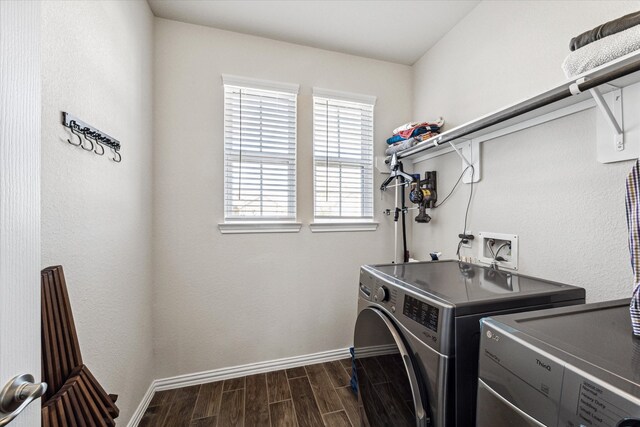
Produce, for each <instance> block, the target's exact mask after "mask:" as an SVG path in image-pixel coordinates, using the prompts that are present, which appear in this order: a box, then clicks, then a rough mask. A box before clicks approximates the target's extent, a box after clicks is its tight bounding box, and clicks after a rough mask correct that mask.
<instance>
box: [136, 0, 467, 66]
mask: <svg viewBox="0 0 640 427" xmlns="http://www.w3.org/2000/svg"><path fill="white" fill-rule="evenodd" d="M148 2H149V5H150V6H151V10H152V11H153V13H154V14H155V15H156V16H158V17H161V18H167V19H173V20H176V21H182V22H188V23H192V24H199V25H206V26H209V27H214V28H220V29H223V30H229V31H235V32H239V33H245V34H251V35H255V36H260V37H266V38H270V39H274V40H281V41H285V42H290V43H296V44H301V45H305V46H311V47H317V48H321V49H327V50H333V51H336V52H343V53H348V54H352V55H359V56H364V57H368V58H374V59H381V60H385V61H391V62H396V63H400V64H406V65H412V64H413V63H415V62H416V61H417V60H418V59H420V57H421V56H422V55H423V54H424V53H425V52H426V51H427V50H429V49H430V48H431V47H432V46H433V45H434V44H435V43H436V42H437V41H438V40H440V38H442V36H444V35H445V34H446V33H447V32H448V31H449V30H450V29H451V28H453V27H454V26H455V25H456V24H457V23H458V22H459V21H460V20H461V19H462V18H463V17H464V16H466V15H467V13H469V12H470V11H471V10H472V9H473V8H474V7H475V6H476V5H477V4H478V3H479V0H469V1H467V0H457V1H452V0H428V1H426V0H423V1H418V0H415V1H406V0H399V1H392V0H386V1H354V0H350V1H331V0H325V1H319V0H297V1H286V0H284V1H283V0H277V1H276V0H263V1H260V0H235V1H230V0H227V1H225V0H208V1H204V0H148Z"/></svg>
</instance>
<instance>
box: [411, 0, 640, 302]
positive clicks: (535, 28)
mask: <svg viewBox="0 0 640 427" xmlns="http://www.w3.org/2000/svg"><path fill="white" fill-rule="evenodd" d="M639 7H640V2H637V1H635V2H614V1H606V2H600V1H599V2H579V3H578V2H571V1H562V2H555V1H554V2H542V1H517V2H516V1H511V2H503V1H499V2H494V1H483V2H482V3H480V4H479V5H478V6H477V7H476V8H475V9H474V10H473V11H472V12H471V13H470V14H469V15H467V16H466V17H465V18H464V19H463V20H462V21H461V22H460V23H459V24H458V25H457V26H456V27H454V28H453V29H452V30H451V31H450V32H449V33H448V34H447V35H446V36H445V37H444V38H443V39H442V40H440V42H439V43H438V44H437V45H436V46H434V47H433V48H432V49H431V50H430V51H429V52H427V53H426V54H425V55H424V56H423V57H422V58H421V59H420V61H418V62H417V63H416V64H415V66H414V71H415V73H414V85H415V94H416V95H415V98H414V112H413V113H414V118H416V119H418V118H428V117H434V116H439V115H442V116H444V117H445V118H446V120H447V124H448V125H449V127H451V126H455V125H459V124H462V123H464V122H466V121H468V120H471V119H474V118H475V117H477V116H479V115H482V114H486V113H489V112H491V111H493V110H495V109H498V108H500V107H502V106H504V105H506V104H510V103H513V102H516V101H518V100H520V99H523V98H525V97H528V96H531V95H534V94H535V93H537V92H540V91H543V90H545V89H548V88H551V87H552V86H554V85H555V84H557V83H560V82H562V81H564V75H563V73H562V71H561V69H560V64H561V62H562V60H563V59H564V57H565V56H566V55H567V54H568V52H569V47H568V46H569V40H570V39H571V37H573V36H575V35H577V34H579V33H581V32H582V31H585V30H588V29H590V28H592V27H594V26H595V25H597V24H599V23H602V22H604V21H605V20H609V19H613V18H616V17H618V16H621V15H623V14H626V13H629V12H632V11H635V10H638V8H639ZM595 114H599V113H598V112H596V111H595V110H593V109H591V110H589V111H585V112H583V113H579V114H576V115H573V116H570V117H567V118H563V119H559V120H556V121H554V122H551V123H547V124H543V125H540V126H538V127H535V128H531V129H528V130H525V131H522V132H519V133H516V134H512V135H509V136H505V137H502V138H499V139H497V140H493V141H489V142H486V143H484V144H483V145H482V149H481V156H482V162H483V163H482V169H483V170H482V180H481V182H480V183H479V184H478V185H476V186H475V194H474V196H473V202H472V205H471V210H470V213H469V225H468V227H467V228H468V229H471V230H472V231H473V232H478V231H492V232H508V233H516V234H518V235H519V236H520V239H519V241H520V246H519V250H520V257H519V261H520V269H519V270H520V272H522V273H525V274H531V275H535V276H540V277H544V278H548V279H555V280H559V281H566V282H569V283H575V284H578V285H581V286H584V287H585V288H586V289H587V296H588V299H589V300H590V301H599V300H605V299H612V298H622V297H625V296H629V295H630V289H631V269H630V266H629V253H628V249H627V236H626V222H625V209H624V185H625V178H626V175H627V173H628V172H629V170H630V169H631V162H621V163H615V164H606V165H605V164H600V163H598V162H597V161H596V149H595V124H594V121H595V118H596V116H595ZM425 170H437V171H438V174H439V176H438V177H439V183H438V185H439V190H440V195H441V196H443V195H445V194H446V193H447V192H448V191H449V189H450V188H451V187H452V186H453V184H454V182H455V181H456V179H457V178H458V176H459V174H460V171H461V163H460V160H459V158H458V157H456V155H455V154H447V155H445V156H441V157H438V158H436V159H433V160H429V161H426V162H421V163H419V164H417V165H416V171H421V172H424V171H425ZM469 190H470V189H469V186H468V185H463V186H461V187H460V189H459V190H458V191H457V192H456V193H455V194H454V196H453V197H452V198H451V199H450V201H448V202H447V203H446V204H445V205H444V206H443V207H441V208H438V209H435V210H433V212H432V216H433V218H434V219H433V221H432V222H431V223H430V224H428V225H426V226H425V225H415V226H414V227H413V230H414V232H413V240H414V242H415V245H414V249H416V252H417V256H419V257H420V258H422V259H424V258H426V256H427V254H428V252H429V251H431V250H442V251H443V252H444V253H445V254H446V255H447V256H454V254H455V249H456V246H457V243H458V239H457V235H458V233H460V232H462V228H463V221H464V209H465V207H466V202H467V198H468V196H469ZM476 246H477V244H476ZM477 252H478V250H477V248H474V249H473V250H464V251H463V254H465V255H472V256H476V254H477Z"/></svg>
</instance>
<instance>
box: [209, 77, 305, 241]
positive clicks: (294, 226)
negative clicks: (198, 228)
mask: <svg viewBox="0 0 640 427" xmlns="http://www.w3.org/2000/svg"><path fill="white" fill-rule="evenodd" d="M228 87H230V88H239V89H241V90H242V89H246V90H257V91H267V92H279V93H281V94H282V93H283V94H288V95H293V102H294V107H293V113H294V115H293V123H294V136H293V159H294V168H293V177H294V183H293V186H292V188H291V187H289V189H288V191H290V192H292V193H293V217H282V218H277V217H271V218H269V217H267V218H264V217H261V216H247V217H246V218H242V217H232V216H228V212H229V207H228V206H227V190H228V185H229V183H228V177H227V173H228V170H227V146H228V143H227V141H228V131H227V129H226V121H227V116H228V110H227V104H226V102H227V89H228ZM222 92H223V96H222V98H223V101H222V102H223V108H222V110H223V118H222V120H223V126H222V127H223V156H222V157H223V167H222V173H223V178H224V180H223V217H224V221H223V222H222V223H219V224H218V228H219V230H220V232H221V233H223V234H227V233H229V234H235V233H287V232H298V231H300V228H301V224H300V223H299V222H297V218H298V206H297V203H298V198H297V187H298V173H297V172H298V171H297V168H298V92H299V85H298V84H292V83H281V82H274V81H269V80H259V79H253V78H246V77H239V76H232V75H228V74H222ZM257 157H259V156H257Z"/></svg>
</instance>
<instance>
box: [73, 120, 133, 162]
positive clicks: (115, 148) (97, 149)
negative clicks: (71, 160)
mask: <svg viewBox="0 0 640 427" xmlns="http://www.w3.org/2000/svg"><path fill="white" fill-rule="evenodd" d="M62 125H63V126H64V127H66V128H69V130H70V131H71V133H72V134H74V135H75V136H76V137H77V138H78V142H77V143H75V142H72V141H71V139H67V142H68V143H69V144H71V145H75V146H76V147H80V148H82V149H83V150H86V151H93V152H94V153H96V154H97V155H99V156H102V155H104V153H105V151H106V150H105V148H104V147H105V146H107V147H109V149H110V150H111V152H112V153H113V157H112V158H111V160H113V161H114V162H116V163H120V162H121V161H122V155H121V154H120V148H121V146H120V141H118V140H117V139H115V138H113V137H111V136H109V135H107V134H106V133H104V132H102V131H101V130H98V129H97V128H95V127H93V126H91V125H89V124H87V123H85V122H83V121H82V120H80V119H79V118H77V117H75V116H73V115H71V114H69V113H67V112H64V111H63V112H62ZM85 142H88V143H89V146H88V148H87V146H86V144H85Z"/></svg>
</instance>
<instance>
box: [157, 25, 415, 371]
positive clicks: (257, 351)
mask: <svg viewBox="0 0 640 427" xmlns="http://www.w3.org/2000/svg"><path fill="white" fill-rule="evenodd" d="M155 32H156V33H155V34H156V37H155V42H156V61H155V72H156V76H155V108H154V114H155V119H154V121H155V135H156V141H155V142H156V147H155V149H154V156H155V158H154V164H155V173H154V185H155V193H154V237H155V246H154V247H155V258H154V260H155V262H154V270H155V276H154V277H155V289H154V331H155V336H154V339H155V344H156V353H157V354H156V355H157V363H158V364H157V366H158V367H157V370H156V374H157V375H156V376H157V377H159V378H162V377H167V376H173V375H178V374H184V373H190V372H196V371H202V370H208V369H215V368H221V367H228V366H235V365H240V364H244V363H250V362H258V361H265V360H272V359H277V358H281V357H287V356H295V355H303V354H308V353H315V352H319V351H324V350H331V349H338V348H345V347H347V346H349V345H350V344H351V341H352V332H353V325H354V322H355V314H356V299H357V279H358V271H359V266H360V265H361V264H364V263H374V262H388V261H390V260H391V259H392V251H391V250H390V249H389V247H390V245H391V242H392V241H393V232H392V226H391V224H392V221H391V220H390V219H389V218H387V217H382V216H381V215H380V211H381V210H382V209H383V208H386V207H388V206H390V203H388V200H390V199H391V194H389V195H385V198H386V199H387V201H386V202H385V203H382V202H381V201H380V197H379V196H378V194H379V193H378V192H376V193H375V194H376V197H375V199H376V206H375V211H376V216H377V217H378V218H377V220H378V221H380V227H379V228H378V230H377V231H376V232H357V233H311V232H310V231H309V229H308V227H307V226H303V229H302V231H301V232H300V233H295V234H252V235H221V234H220V232H219V231H218V229H217V224H218V223H219V222H222V221H223V193H222V187H223V161H222V157H223V127H222V123H223V120H222V119H223V92H222V81H221V73H228V74H234V75H240V76H245V77H253V78H260V79H268V80H275V81H281V82H291V83H299V84H300V85H301V87H300V95H299V97H298V219H299V220H300V221H301V222H303V223H305V224H307V223H309V222H310V221H311V219H312V185H313V184H312V176H311V170H312V162H311V159H312V157H311V156H312V151H311V148H312V128H311V127H312V118H311V113H312V96H311V93H312V87H313V86H317V87H322V88H326V89H335V90H343V91H349V92H355V93H363V94H368V95H375V96H377V97H378V100H377V104H376V107H375V119H376V123H375V133H376V150H377V152H378V154H382V149H383V147H382V144H380V141H382V139H383V138H384V137H385V136H386V135H387V134H388V133H389V132H390V130H391V129H393V128H394V127H395V126H396V125H397V124H398V123H400V122H402V121H406V120H407V119H408V118H409V117H410V116H411V76H412V70H411V67H408V66H402V65H396V64H391V63H386V62H381V61H375V60H370V59H364V58H360V57H355V56H349V55H345V54H339V53H334V52H328V51H323V50H319V49H313V48H308V47H302V46H298V45H293V44H287V43H282V42H276V41H272V40H268V39H264V38H258V37H252V36H246V35H241V34H237V33H232V32H227V31H221V30H216V29H211V28H206V27H201V26H195V25H189V24H184V23H178V22H174V21H168V20H164V19H156V21H155ZM382 179H383V176H382V175H380V174H376V188H377V187H378V186H379V185H380V182H381V180H382Z"/></svg>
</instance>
